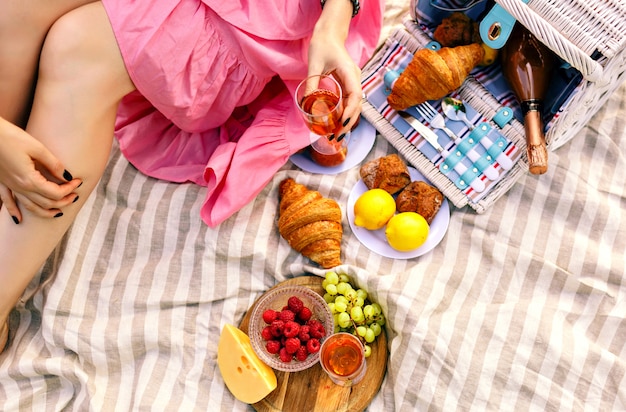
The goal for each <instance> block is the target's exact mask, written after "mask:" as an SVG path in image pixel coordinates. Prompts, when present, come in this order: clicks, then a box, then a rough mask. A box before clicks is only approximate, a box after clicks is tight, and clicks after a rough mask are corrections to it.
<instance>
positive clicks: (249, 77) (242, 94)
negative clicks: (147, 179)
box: [103, 0, 384, 226]
mask: <svg viewBox="0 0 626 412" xmlns="http://www.w3.org/2000/svg"><path fill="white" fill-rule="evenodd" d="M345 1H348V0H345ZM103 3H104V6H105V8H106V11H107V14H108V16H109V19H110V21H111V24H112V26H113V30H114V32H115V36H116V38H117V41H118V44H119V46H120V49H121V52H122V56H123V58H124V62H125V64H126V67H127V69H128V72H129V74H130V77H131V78H132V80H133V82H134V83H135V86H136V87H137V91H136V92H133V93H131V94H130V95H128V96H126V97H125V98H124V100H123V101H122V104H121V106H120V109H119V113H118V118H117V123H116V130H115V133H116V137H117V139H118V140H119V143H120V148H121V150H122V152H123V153H124V156H125V157H126V158H127V159H128V160H129V161H130V162H131V163H132V164H133V165H134V166H135V167H137V168H138V169H139V170H140V171H141V172H143V173H145V174H147V175H149V176H153V177H156V178H159V179H165V180H169V181H173V182H188V181H191V182H195V183H197V184H200V185H204V186H207V188H208V192H207V197H206V199H205V202H204V204H203V207H202V210H201V217H202V219H203V220H204V221H205V222H206V223H207V224H208V225H210V226H215V225H217V224H219V223H220V222H222V221H224V220H225V219H227V218H228V217H230V216H231V215H232V214H233V213H235V212H236V211H238V210H239V209H240V208H242V207H243V206H244V205H246V204H247V203H248V202H250V201H251V200H252V199H253V198H254V197H255V196H256V195H257V194H258V193H259V192H260V191H261V190H262V189H263V187H264V186H265V185H266V184H267V183H268V182H269V181H270V180H271V178H272V176H273V175H274V174H275V173H276V171H277V170H278V169H279V168H280V167H281V166H282V165H284V164H285V163H286V162H287V161H288V159H289V157H290V156H291V155H292V154H294V153H296V152H297V151H298V150H300V149H302V148H303V147H305V146H307V145H308V144H309V137H308V131H307V129H306V127H305V126H304V124H303V122H302V120H301V118H300V117H299V116H298V114H297V112H296V107H295V104H294V102H293V97H292V96H293V91H294V90H295V87H296V85H297V83H298V82H299V81H300V80H301V79H303V78H304V77H305V76H306V73H307V49H308V42H309V39H310V36H311V32H312V30H313V26H314V24H315V22H316V21H317V19H318V17H319V15H320V13H321V8H320V2H319V0H300V1H298V0H262V1H258V0H252V1H248V0H202V1H200V0H158V1H157V2H154V1H148V0H145V1H138V0H135V1H127V0H126V1H121V0H104V1H103ZM363 3H364V4H362V7H361V11H360V12H359V14H358V15H357V16H356V17H355V18H353V19H352V23H351V25H352V27H351V28H350V35H349V39H348V41H347V43H346V45H347V48H348V51H349V52H350V55H351V56H352V57H353V58H354V59H355V61H356V62H357V63H359V64H360V65H361V66H362V65H363V64H365V62H366V61H367V59H368V58H369V57H370V56H371V54H372V52H373V50H374V48H375V46H376V44H377V41H378V37H379V34H380V29H381V25H382V13H383V9H384V2H383V1H382V0H381V1H379V0H376V1H375V0H367V1H366V2H363Z"/></svg>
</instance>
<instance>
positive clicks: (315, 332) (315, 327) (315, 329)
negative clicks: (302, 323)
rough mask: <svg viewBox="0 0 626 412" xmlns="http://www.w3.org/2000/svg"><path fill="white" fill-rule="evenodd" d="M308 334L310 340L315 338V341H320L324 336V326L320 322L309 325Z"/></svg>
mask: <svg viewBox="0 0 626 412" xmlns="http://www.w3.org/2000/svg"><path fill="white" fill-rule="evenodd" d="M310 328H311V330H310V332H309V333H310V334H311V338H316V339H321V338H323V337H324V336H325V335H326V330H325V329H324V325H322V324H321V323H320V322H315V323H313V324H312V325H310Z"/></svg>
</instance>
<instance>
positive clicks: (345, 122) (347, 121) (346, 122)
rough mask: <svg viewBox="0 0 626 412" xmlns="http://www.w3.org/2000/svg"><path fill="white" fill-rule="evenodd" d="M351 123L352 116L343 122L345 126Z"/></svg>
mask: <svg viewBox="0 0 626 412" xmlns="http://www.w3.org/2000/svg"><path fill="white" fill-rule="evenodd" d="M348 123H350V118H349V117H348V118H347V119H346V120H344V122H343V127H346V125H347V124H348Z"/></svg>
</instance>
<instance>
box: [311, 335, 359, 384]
mask: <svg viewBox="0 0 626 412" xmlns="http://www.w3.org/2000/svg"><path fill="white" fill-rule="evenodd" d="M320 363H321V365H322V369H324V371H325V372H326V373H327V374H328V376H329V377H330V379H331V380H332V381H333V382H334V383H336V384H337V385H340V386H352V385H354V384H356V383H358V382H359V381H360V380H361V379H362V378H363V376H364V375H365V370H366V368H367V365H366V362H365V347H364V346H363V343H362V342H361V340H360V339H359V338H358V337H356V336H354V335H353V334H351V333H345V332H341V333H335V334H333V335H330V336H329V337H328V338H326V340H325V341H324V342H323V343H322V346H321V348H320Z"/></svg>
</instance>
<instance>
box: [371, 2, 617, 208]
mask: <svg viewBox="0 0 626 412" xmlns="http://www.w3.org/2000/svg"><path fill="white" fill-rule="evenodd" d="M459 3H463V4H467V3H470V4H471V7H470V8H468V9H466V12H467V13H468V14H469V15H471V16H472V17H474V16H480V17H477V18H476V19H477V20H478V19H479V18H485V16H486V15H487V16H488V12H489V10H490V8H495V7H499V8H501V9H502V10H504V11H506V12H507V13H509V14H510V16H512V18H513V19H515V20H516V21H518V22H519V23H520V24H522V25H524V26H525V27H526V28H527V29H528V30H529V31H531V32H532V33H533V34H534V35H535V36H536V37H537V38H538V39H539V40H540V41H542V42H543V43H544V44H545V45H546V46H548V47H549V48H550V49H551V50H552V51H553V52H554V53H555V54H556V55H557V56H559V57H560V59H561V60H562V64H561V65H560V69H559V72H558V74H557V75H556V76H555V80H554V81H553V85H552V86H551V87H552V88H551V90H550V95H551V98H550V101H548V102H546V107H547V108H548V109H549V110H548V113H545V114H544V122H545V125H546V132H545V135H546V142H547V144H548V150H550V151H554V150H556V149H557V148H559V147H560V146H562V145H563V144H565V143H567V142H568V141H569V140H571V139H572V138H573V137H574V136H576V134H577V133H578V132H579V131H580V129H581V128H582V127H583V126H584V125H585V124H586V123H587V122H588V121H589V119H590V118H591V117H592V116H593V115H594V114H595V112H596V111H597V110H598V109H599V108H600V107H601V105H602V104H603V103H604V102H605V101H606V100H607V99H608V97H609V96H610V94H611V93H612V92H614V91H615V89H617V87H618V86H619V85H620V84H621V83H622V81H623V79H624V73H625V72H626V2H625V1H624V0H495V2H494V1H484V0H474V1H471V2H468V1H462V0H412V1H411V14H410V16H407V18H406V20H405V22H404V26H405V28H404V29H398V30H396V31H394V32H392V33H391V34H390V36H389V38H388V39H387V41H386V42H385V43H384V44H383V46H381V48H380V49H379V50H378V51H377V53H376V54H375V56H374V57H373V58H372V59H371V60H370V62H369V63H368V64H367V65H366V67H364V69H363V89H364V92H365V94H366V102H365V103H364V109H363V115H364V117H365V118H367V119H368V120H369V121H370V122H371V123H372V124H373V125H374V126H375V127H376V128H377V129H378V131H379V132H380V134H381V135H382V136H384V137H385V138H386V139H387V140H388V141H389V142H390V143H391V144H392V145H393V146H394V147H395V148H396V149H397V150H398V151H399V152H400V153H401V154H402V155H404V157H405V158H406V159H407V160H408V161H409V162H410V163H411V164H412V165H413V166H415V167H416V168H417V169H418V170H419V171H420V172H421V173H422V174H423V175H425V176H426V177H427V178H428V179H429V180H430V181H431V182H432V183H433V184H434V185H435V186H437V187H438V188H439V189H440V190H441V191H442V192H443V193H444V194H445V195H446V197H447V198H448V199H449V200H450V201H451V202H452V203H453V204H454V205H455V206H456V207H464V206H466V205H469V206H470V207H472V208H473V209H474V210H476V211H477V212H478V213H481V212H484V211H485V210H486V209H487V208H489V207H490V206H491V205H492V204H493V203H494V202H495V201H496V200H497V199H498V198H499V197H501V196H502V195H503V194H504V193H506V192H507V191H508V190H509V189H510V187H511V186H512V185H513V184H514V183H515V181H516V180H517V179H519V178H520V177H521V176H523V175H524V174H526V173H528V160H527V157H526V143H525V137H524V126H523V123H522V122H521V119H522V115H521V110H520V108H519V105H518V103H517V101H516V99H515V97H514V96H513V94H512V92H511V90H510V89H509V88H508V85H507V84H506V81H504V80H503V79H502V74H501V70H499V69H500V67H499V64H495V65H492V66H488V67H486V68H480V67H479V68H477V69H475V70H474V71H472V73H471V74H470V76H468V78H467V79H466V80H465V82H464V83H463V85H462V86H461V87H460V88H459V89H458V90H457V91H455V92H453V96H454V97H457V98H460V99H462V100H463V101H464V102H465V103H466V105H467V107H468V114H470V117H472V122H475V124H476V125H479V124H481V125H485V124H488V125H489V129H488V130H489V133H488V135H487V137H488V138H489V140H485V139H483V140H484V141H487V142H488V144H487V145H483V146H484V147H481V146H480V145H477V147H478V148H479V149H478V150H482V151H484V152H485V156H487V155H489V154H492V155H497V154H498V151H495V152H493V151H492V152H491V153H488V152H490V151H491V150H493V148H494V147H495V143H499V144H500V145H501V146H503V147H502V148H501V149H502V153H501V155H503V156H504V155H506V158H507V159H508V160H507V161H509V160H510V161H511V162H512V167H507V168H505V167H503V166H502V165H501V164H499V163H498V162H494V166H496V168H497V169H498V172H499V176H498V178H497V179H495V180H493V179H492V180H487V179H486V178H485V177H484V176H479V178H481V179H482V180H484V181H486V188H485V190H483V191H482V192H480V193H477V192H476V191H475V190H472V189H471V188H469V187H463V186H461V185H459V184H458V181H459V180H460V179H459V176H457V175H454V174H444V173H442V169H441V168H440V167H439V166H440V164H441V161H442V159H441V158H438V157H437V153H434V152H432V150H430V151H429V147H428V145H427V144H426V143H425V142H424V141H423V139H420V138H419V136H417V137H416V136H415V134H410V133H409V132H407V128H406V126H405V125H403V124H402V121H401V120H399V119H398V116H396V115H395V114H394V113H393V112H394V111H393V110H392V109H390V108H389V106H388V104H387V103H386V101H385V100H386V99H385V97H386V95H387V94H388V90H389V89H388V86H387V85H386V84H385V82H384V74H385V71H386V70H389V68H390V67H391V68H394V69H398V70H401V69H402V68H403V67H405V66H406V64H408V62H409V61H410V59H411V58H412V54H413V53H414V52H415V51H416V50H418V49H419V48H423V47H432V43H433V39H432V33H433V31H434V29H435V28H436V26H437V25H438V24H439V23H440V22H441V19H442V18H444V17H445V16H447V15H449V14H450V10H451V9H452V8H453V7H455V6H458V4H459ZM442 5H444V6H450V7H442ZM432 103H433V105H435V106H436V107H437V108H439V106H438V102H432ZM439 110H440V109H439ZM510 113H512V114H513V115H512V116H505V115H503V114H510ZM471 115H473V116H471ZM471 130H472V129H468V128H467V127H466V126H456V130H455V131H456V132H457V135H458V136H460V137H461V138H465V137H467V136H468V134H469V133H470V131H471ZM440 136H442V139H440V142H441V143H445V140H444V138H443V136H444V135H443V134H441V135H440ZM446 144H447V145H448V146H447V147H446V148H447V149H448V150H449V151H450V152H452V151H454V150H455V144H454V143H453V142H452V141H450V142H447V143H446ZM489 145H491V146H492V148H491V149H489ZM494 157H495V156H494ZM469 167H471V166H469ZM537 178H538V179H541V176H539V177H537Z"/></svg>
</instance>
